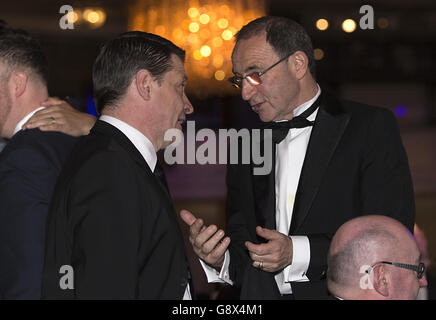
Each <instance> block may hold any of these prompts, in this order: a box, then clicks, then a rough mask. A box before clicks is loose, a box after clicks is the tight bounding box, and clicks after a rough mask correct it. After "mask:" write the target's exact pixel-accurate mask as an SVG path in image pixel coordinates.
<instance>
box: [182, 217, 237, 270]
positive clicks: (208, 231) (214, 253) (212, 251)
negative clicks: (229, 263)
mask: <svg viewBox="0 0 436 320" xmlns="http://www.w3.org/2000/svg"><path fill="white" fill-rule="evenodd" d="M180 217H181V218H182V220H183V221H184V222H185V223H186V224H187V225H188V226H189V242H191V244H192V247H193V249H194V252H195V253H196V254H197V256H198V257H199V258H200V259H201V260H203V261H204V262H206V263H207V264H208V265H210V266H212V267H214V268H215V269H217V270H221V267H222V265H223V262H224V254H225V252H226V250H227V247H228V246H229V244H230V238H229V237H225V238H224V239H223V237H224V231H223V230H218V231H217V229H218V228H217V226H215V225H210V226H208V227H206V226H205V225H204V222H203V220H202V219H197V218H196V217H195V216H194V215H193V214H192V213H190V212H189V211H187V210H182V211H180ZM221 239H222V240H221Z"/></svg>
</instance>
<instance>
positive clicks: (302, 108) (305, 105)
mask: <svg viewBox="0 0 436 320" xmlns="http://www.w3.org/2000/svg"><path fill="white" fill-rule="evenodd" d="M316 86H317V87H318V91H317V92H316V94H315V96H314V97H313V98H312V99H310V100H309V101H306V102H304V103H303V104H301V105H299V106H298V107H296V108H295V109H294V117H296V116H299V115H300V114H302V113H303V112H304V111H306V110H307V109H308V108H309V107H310V106H311V105H312V104H313V103H314V102H315V101H316V99H318V97H319V95H320V94H321V88H320V87H319V85H318V84H316ZM314 114H315V113H312V114H311V115H310V116H309V117H308V118H307V119H308V120H310V121H313V120H315V119H312V116H313V115H314Z"/></svg>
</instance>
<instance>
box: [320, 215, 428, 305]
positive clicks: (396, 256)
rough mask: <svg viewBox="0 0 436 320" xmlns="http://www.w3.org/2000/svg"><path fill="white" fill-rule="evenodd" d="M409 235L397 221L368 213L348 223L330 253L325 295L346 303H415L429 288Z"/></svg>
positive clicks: (333, 241) (417, 252) (343, 227)
mask: <svg viewBox="0 0 436 320" xmlns="http://www.w3.org/2000/svg"><path fill="white" fill-rule="evenodd" d="M421 259H422V257H421V253H420V251H419V248H418V246H417V244H416V242H415V239H414V238H413V236H412V234H411V233H410V232H409V230H407V228H405V227H404V226H403V225H402V224H401V223H399V222H398V221H397V220H394V219H392V218H389V217H386V216H377V215H370V216H364V217H358V218H355V219H352V220H350V221H348V222H346V223H345V224H344V225H342V226H341V227H340V228H339V230H338V231H337V232H336V234H335V236H334V237H333V239H332V242H331V246H330V250H329V253H328V271H327V284H328V288H329V291H330V292H331V293H332V294H333V295H334V296H335V297H337V298H339V299H345V300H386V299H388V300H415V299H416V297H417V296H418V291H419V288H421V287H426V286H427V279H426V278H425V274H424V272H425V265H424V263H423V262H421V261H422V260H421Z"/></svg>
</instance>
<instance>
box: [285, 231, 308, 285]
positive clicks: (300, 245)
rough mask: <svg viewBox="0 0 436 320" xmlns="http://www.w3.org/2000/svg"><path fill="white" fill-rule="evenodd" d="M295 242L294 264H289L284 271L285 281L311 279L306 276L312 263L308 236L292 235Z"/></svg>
mask: <svg viewBox="0 0 436 320" xmlns="http://www.w3.org/2000/svg"><path fill="white" fill-rule="evenodd" d="M290 238H291V239H292V244H293V257H292V264H290V265H289V266H287V267H286V268H285V269H284V270H283V272H284V278H285V282H305V281H309V278H308V277H307V276H306V272H307V269H309V263H310V243H309V238H308V237H306V236H291V237H290Z"/></svg>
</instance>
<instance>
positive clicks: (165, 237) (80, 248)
mask: <svg viewBox="0 0 436 320" xmlns="http://www.w3.org/2000/svg"><path fill="white" fill-rule="evenodd" d="M63 265H68V266H71V267H72V268H73V271H74V289H62V288H61V287H60V285H59V281H60V280H61V278H62V277H63V276H64V275H67V274H68V273H65V274H62V273H60V268H61V266H63ZM188 278H189V267H188V263H187V259H186V257H185V250H184V244H183V239H182V236H181V232H180V229H179V225H178V221H177V217H176V215H175V212H174V209H173V206H172V201H171V198H170V195H169V193H168V191H167V189H166V188H165V186H163V184H162V183H161V182H160V181H159V179H158V178H157V177H156V176H155V175H154V174H153V172H152V171H151V170H150V168H149V167H148V165H147V163H146V161H145V160H144V158H143V157H142V156H141V154H140V153H139V151H138V150H137V149H136V148H135V147H134V145H133V144H132V143H131V142H130V140H129V139H128V138H127V137H126V136H125V135H124V134H123V133H122V132H121V131H119V130H118V129H117V128H115V127H114V126H112V125H110V124H108V123H106V122H103V121H97V123H96V124H95V126H94V127H93V129H92V130H91V133H90V134H89V135H88V136H86V137H82V138H81V140H79V142H78V144H77V146H76V147H75V148H74V150H73V152H72V153H71V156H70V158H69V159H68V161H67V163H66V165H65V167H64V169H63V171H62V173H61V175H60V177H59V180H58V184H57V188H56V192H55V194H54V196H53V201H52V204H51V209H50V213H49V218H48V226H47V246H46V256H45V265H44V274H43V287H42V296H43V298H46V299H74V298H76V299H182V297H183V294H184V292H185V289H186V286H187V283H188V281H189V279H188ZM191 288H192V285H191Z"/></svg>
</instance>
